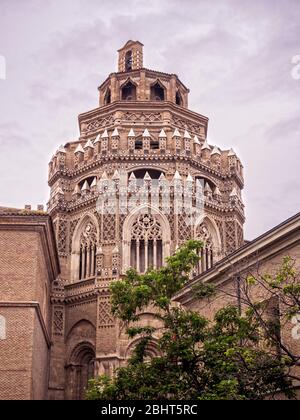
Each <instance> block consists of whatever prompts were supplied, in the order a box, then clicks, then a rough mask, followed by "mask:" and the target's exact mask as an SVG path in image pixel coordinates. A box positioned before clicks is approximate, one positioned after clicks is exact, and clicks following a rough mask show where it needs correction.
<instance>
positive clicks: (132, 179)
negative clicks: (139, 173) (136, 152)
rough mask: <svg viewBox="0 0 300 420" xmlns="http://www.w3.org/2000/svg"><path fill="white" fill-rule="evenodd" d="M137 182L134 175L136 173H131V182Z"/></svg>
mask: <svg viewBox="0 0 300 420" xmlns="http://www.w3.org/2000/svg"><path fill="white" fill-rule="evenodd" d="M135 180H136V176H135V175H134V172H131V174H130V177H129V181H135Z"/></svg>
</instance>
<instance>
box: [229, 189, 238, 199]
mask: <svg viewBox="0 0 300 420" xmlns="http://www.w3.org/2000/svg"><path fill="white" fill-rule="evenodd" d="M230 197H238V193H237V190H236V188H235V187H233V190H232V191H231V193H230Z"/></svg>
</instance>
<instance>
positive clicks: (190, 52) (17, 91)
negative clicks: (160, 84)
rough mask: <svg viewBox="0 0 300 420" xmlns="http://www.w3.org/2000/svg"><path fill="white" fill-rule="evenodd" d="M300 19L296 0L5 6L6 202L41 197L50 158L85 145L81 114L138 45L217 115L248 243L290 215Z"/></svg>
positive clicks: (0, 147)
mask: <svg viewBox="0 0 300 420" xmlns="http://www.w3.org/2000/svg"><path fill="white" fill-rule="evenodd" d="M112 4H113V7H112ZM299 15H300V3H299V1H298V0H287V1H285V2H284V3H283V2H282V1H281V0H280V1H279V0H274V1H272V2H270V1H269V0H260V1H259V0H256V1H252V2H248V3H247V7H245V2H241V1H240V0H220V1H218V0H216V1H214V2H213V3H212V2H211V1H209V0H201V1H196V0H185V1H184V2H183V1H182V0H154V1H151V2H149V1H148V0H147V1H146V0H129V1H127V2H124V1H121V0H115V1H114V2H113V3H112V2H111V1H110V0H101V1H99V0H89V2H86V1H85V0H63V1H58V0H49V1H48V2H47V5H45V2H44V1H43V0H27V1H26V2H20V1H18V0H9V1H8V0H2V2H1V16H0V39H1V46H0V54H1V55H3V56H5V58H6V61H7V68H8V76H9V77H8V78H7V80H6V81H5V82H3V83H2V82H1V83H0V152H1V153H0V175H1V196H0V197H1V201H2V204H7V205H14V206H22V205H23V204H24V202H27V201H28V202H30V200H32V201H33V202H43V201H46V199H47V195H48V191H47V185H46V183H47V180H46V177H47V161H48V160H49V158H50V157H51V155H52V153H53V152H54V151H55V150H56V148H57V146H58V145H59V144H62V143H66V142H67V141H70V140H74V139H77V138H78V123H77V116H78V114H79V113H81V112H85V111H87V110H89V109H93V108H95V107H96V106H97V105H98V91H97V87H98V85H99V84H100V83H101V82H102V81H103V80H104V79H105V78H106V77H107V75H108V74H109V73H111V72H112V71H115V70H116V65H117V53H116V51H117V49H118V48H120V47H121V46H122V45H123V44H124V43H125V42H126V41H127V40H128V39H139V40H140V41H141V42H143V43H144V44H145V50H144V60H145V66H147V67H148V68H152V69H157V70H161V71H166V72H172V73H177V74H178V75H179V76H180V78H181V79H182V81H183V82H184V83H185V84H186V85H187V86H188V87H189V88H190V90H191V93H190V100H189V103H190V108H191V109H192V110H194V111H197V112H199V113H201V114H204V115H207V116H208V117H209V118H210V125H209V136H210V138H211V139H212V141H213V143H215V144H217V145H219V146H221V147H224V148H230V147H232V146H233V147H234V148H235V149H236V151H237V152H238V154H239V155H240V157H241V159H242V161H243V164H244V166H245V177H246V178H245V179H246V188H245V192H244V196H245V199H246V204H247V206H246V214H247V224H246V236H247V238H250V239H251V238H253V237H254V236H256V235H258V234H260V233H263V231H265V230H266V229H267V228H270V227H272V226H273V225H275V224H276V223H279V222H280V221H281V219H282V218H286V217H288V216H290V215H291V214H292V213H295V212H296V211H297V210H298V209H299V208H300V199H299V194H298V191H299V175H298V165H299V163H298V162H299V157H300V156H299V146H298V144H299V122H298V120H299V109H300V107H299V101H300V81H296V80H294V79H293V78H292V77H291V67H292V65H291V58H292V57H293V56H295V55H297V54H300V45H299V39H300V29H299V21H298V19H299ZM12 168H13V171H12ZM32 180H34V184H32ZM32 185H34V188H33V187H32ZM26 197H27V198H28V199H26Z"/></svg>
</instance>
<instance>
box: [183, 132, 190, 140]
mask: <svg viewBox="0 0 300 420" xmlns="http://www.w3.org/2000/svg"><path fill="white" fill-rule="evenodd" d="M183 138H184V139H191V136H190V133H189V132H188V131H187V130H185V131H184V135H183Z"/></svg>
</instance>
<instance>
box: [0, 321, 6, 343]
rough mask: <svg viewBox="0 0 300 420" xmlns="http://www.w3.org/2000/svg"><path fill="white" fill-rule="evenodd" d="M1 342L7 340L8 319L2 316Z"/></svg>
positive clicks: (0, 323)
mask: <svg viewBox="0 0 300 420" xmlns="http://www.w3.org/2000/svg"><path fill="white" fill-rule="evenodd" d="M0 340H6V319H5V318H4V316H3V315H0Z"/></svg>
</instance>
